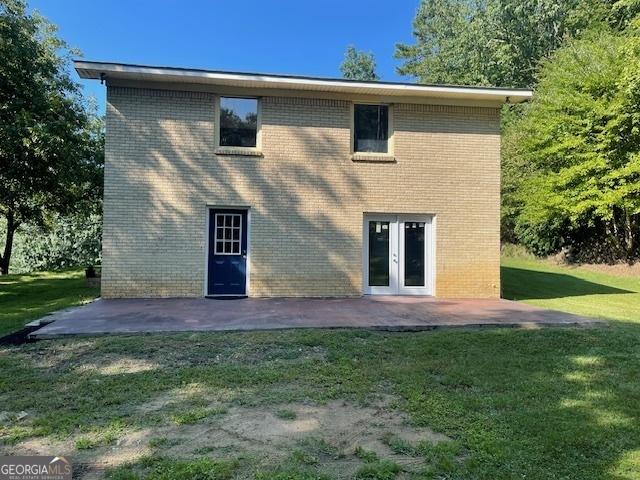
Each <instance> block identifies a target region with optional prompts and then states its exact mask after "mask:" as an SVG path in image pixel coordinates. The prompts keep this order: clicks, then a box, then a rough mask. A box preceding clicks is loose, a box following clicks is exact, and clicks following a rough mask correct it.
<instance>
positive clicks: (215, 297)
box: [204, 295, 249, 300]
mask: <svg viewBox="0 0 640 480" xmlns="http://www.w3.org/2000/svg"><path fill="white" fill-rule="evenodd" d="M204 298H208V299H210V300H240V299H242V298H249V296H248V295H205V296H204Z"/></svg>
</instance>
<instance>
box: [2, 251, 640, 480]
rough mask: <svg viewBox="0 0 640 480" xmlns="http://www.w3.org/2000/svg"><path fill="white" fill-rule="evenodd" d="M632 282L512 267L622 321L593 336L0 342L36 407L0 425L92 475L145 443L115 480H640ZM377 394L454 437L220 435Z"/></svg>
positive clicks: (310, 334)
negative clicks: (374, 447) (379, 444)
mask: <svg viewBox="0 0 640 480" xmlns="http://www.w3.org/2000/svg"><path fill="white" fill-rule="evenodd" d="M14 288H17V287H14ZM620 290H623V291H624V292H621V291H620ZM626 291H629V292H631V293H625V292H626ZM638 291H640V290H639V289H638V282H637V281H636V280H633V279H628V278H627V279H624V278H615V277H605V276H602V275H598V274H592V273H589V272H583V271H581V270H575V269H565V268H560V267H550V266H548V265H547V264H545V263H542V262H535V261H524V260H512V259H509V260H505V271H504V292H505V295H506V296H508V297H512V298H518V299H523V300H524V301H527V302H531V303H535V304H538V305H543V306H549V307H553V308H558V309H564V310H567V311H572V312H576V313H581V314H593V315H598V316H603V317H608V318H611V319H615V320H614V321H612V322H610V324H609V325H605V326H599V327H589V328H547V329H537V330H522V329H469V330H440V331H432V332H420V333H384V332H370V331H364V330H344V331H336V330H309V331H300V330H298V331H274V332H247V333H203V334H177V335H149V336H132V337H98V338H77V339H68V340H52V341H42V342H37V343H34V344H28V345H23V346H20V347H4V348H0V405H1V407H0V410H1V411H6V412H9V413H10V414H17V413H19V412H22V411H24V412H26V413H27V414H28V416H27V417H26V418H24V419H22V420H18V416H17V415H16V416H15V418H14V417H9V418H8V419H6V420H5V421H4V422H1V423H0V441H1V442H2V444H0V453H2V452H5V453H6V452H15V451H17V450H16V449H20V448H21V446H24V445H29V446H30V447H31V448H32V447H33V445H44V446H45V447H46V448H48V451H47V454H51V453H53V451H54V450H55V452H56V453H59V452H60V451H62V452H63V453H67V454H70V455H71V457H72V459H73V461H74V463H75V464H76V466H78V465H80V464H83V463H84V466H83V467H82V468H80V469H79V470H78V474H79V475H82V474H83V473H86V470H85V468H90V467H87V465H89V464H91V462H96V461H104V460H105V459H106V458H111V457H112V456H113V455H114V452H116V453H117V452H124V451H125V450H126V449H127V448H128V447H127V446H128V445H130V444H131V445H135V446H136V448H137V449H138V450H135V449H133V450H131V451H129V450H126V451H127V452H128V453H127V455H124V454H123V455H122V459H121V460H122V461H121V462H120V464H119V466H118V463H117V462H115V463H114V464H113V465H112V468H110V469H107V470H106V472H105V473H104V475H106V476H108V477H111V478H115V479H119V480H124V479H128V480H131V479H138V478H150V479H172V478H198V479H224V478H229V479H235V478H258V479H264V480H273V479H275V480H278V479H280V480H313V479H334V478H335V479H338V478H361V479H382V480H384V479H395V478H397V479H401V478H415V479H418V478H438V479H445V478H446V479H454V478H455V479H473V478H482V479H491V480H494V479H516V478H519V479H523V478H526V479H545V480H547V479H556V478H557V479H610V480H614V479H615V480H621V479H635V478H640V347H639V346H640V323H639V322H635V321H634V320H635V319H636V318H637V316H636V312H638V309H639V308H640V307H639V305H638V302H639V299H638V294H637V293H633V292H638ZM380 399H391V400H387V403H386V404H385V405H386V406H385V407H384V408H385V411H387V412H406V414H407V415H408V416H409V417H408V418H409V419H410V421H411V423H412V425H413V426H414V427H428V428H430V429H432V430H434V431H435V432H439V433H442V434H445V435H447V436H448V437H449V438H450V440H448V441H444V442H442V443H438V444H436V445H433V444H431V443H429V442H420V441H417V440H416V439H415V438H414V439H409V441H404V440H401V439H399V438H394V437H393V436H391V435H390V436H385V438H384V439H383V440H384V442H386V445H388V447H389V449H390V450H389V451H390V452H391V454H389V455H386V456H385V455H381V454H379V453H378V454H376V453H374V452H373V451H370V447H369V446H368V445H360V444H358V443H357V442H355V443H354V442H352V444H351V445H350V448H344V446H343V445H342V444H338V443H335V442H334V439H333V438H330V437H323V436H321V435H319V434H318V433H317V432H316V434H315V435H314V436H312V437H310V438H309V439H307V440H305V441H300V442H297V443H291V442H290V443H287V444H285V445H279V446H278V448H275V449H274V448H272V447H273V446H270V445H269V443H268V442H266V443H259V444H257V447H256V445H250V442H248V440H247V438H245V435H246V433H247V432H245V431H233V432H231V433H230V434H229V435H231V434H234V435H235V436H234V437H233V438H235V439H236V441H237V444H230V445H222V444H221V443H220V442H219V439H218V437H217V435H218V433H219V432H220V426H221V425H226V424H227V423H225V422H231V421H238V418H242V416H246V417H247V418H249V419H252V418H255V419H256V420H255V421H256V422H257V421H259V419H260V418H262V417H261V416H260V415H258V416H255V415H256V412H259V413H260V414H262V413H264V415H263V416H268V415H272V416H273V418H274V419H275V418H277V420H278V421H279V422H296V421H297V420H299V419H297V418H296V415H297V414H296V411H298V410H296V409H298V408H299V407H300V406H301V405H302V406H306V405H314V406H322V405H325V404H326V405H331V406H332V407H331V408H338V407H336V405H342V402H344V404H345V405H350V406H351V407H350V408H353V409H355V410H354V411H356V412H357V411H358V410H357V409H359V408H365V407H367V406H371V405H374V404H376V402H379V401H380ZM336 401H339V402H340V403H335V402H336ZM383 417H384V416H383V415H382V416H381V417H380V418H381V419H382V418H383ZM234 419H235V420H234ZM381 421H382V420H381ZM374 423H376V424H377V421H375V422H374ZM292 424H293V423H292ZM285 425H286V423H285ZM302 426H303V427H304V428H308V429H309V430H310V431H311V432H314V431H315V430H313V429H314V428H316V426H314V425H313V424H306V423H304V422H302ZM373 426H374V425H373V423H372V424H371V427H373ZM318 431H321V430H318ZM196 432H197V433H198V434H197V435H196ZM203 432H204V433H203ZM230 438H231V437H230ZM25 442H31V443H28V444H26V443H25ZM207 442H210V443H207ZM53 447H55V448H53ZM250 447H252V448H250ZM43 448H44V447H43ZM132 452H134V453H132ZM407 458H409V459H410V460H411V461H412V462H413V463H411V462H409V463H407V462H404V463H403V459H405V460H406V459H407ZM406 465H410V466H406ZM345 472H350V473H348V475H347V473H345ZM94 473H95V472H94Z"/></svg>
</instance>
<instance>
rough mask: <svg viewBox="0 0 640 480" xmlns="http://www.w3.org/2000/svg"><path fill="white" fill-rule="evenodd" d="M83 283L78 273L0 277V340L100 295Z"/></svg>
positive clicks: (80, 273) (82, 277)
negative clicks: (39, 320) (44, 318)
mask: <svg viewBox="0 0 640 480" xmlns="http://www.w3.org/2000/svg"><path fill="white" fill-rule="evenodd" d="M84 282H85V281H84V272H83V271H81V270H66V271H60V272H40V273H30V274H24V275H6V276H0V337H2V336H4V335H6V334H8V333H11V332H13V331H15V330H20V329H21V328H22V327H23V326H24V324H25V323H27V322H29V321H30V320H34V319H36V318H39V317H42V316H43V315H46V314H47V313H50V312H53V311H55V310H59V309H61V308H66V307H71V306H73V305H79V304H81V303H85V302H87V301H89V300H91V299H93V298H95V297H97V296H98V295H99V294H100V293H99V289H97V288H88V287H86V286H85V283H84Z"/></svg>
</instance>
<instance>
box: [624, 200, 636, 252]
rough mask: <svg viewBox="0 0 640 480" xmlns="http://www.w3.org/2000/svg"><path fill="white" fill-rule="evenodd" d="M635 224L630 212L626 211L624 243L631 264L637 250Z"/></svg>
mask: <svg viewBox="0 0 640 480" xmlns="http://www.w3.org/2000/svg"><path fill="white" fill-rule="evenodd" d="M635 233H636V232H635V222H634V220H633V218H632V217H631V215H630V214H629V211H628V210H626V209H625V211H624V243H625V245H624V246H625V250H626V254H627V261H629V262H631V261H632V259H633V256H634V254H635V249H636V236H635Z"/></svg>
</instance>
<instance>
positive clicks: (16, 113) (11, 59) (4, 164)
mask: <svg viewBox="0 0 640 480" xmlns="http://www.w3.org/2000/svg"><path fill="white" fill-rule="evenodd" d="M70 54H71V52H70V51H69V49H68V47H67V45H66V44H65V43H64V42H63V41H62V40H61V39H59V38H58V37H57V36H56V28H55V27H54V26H53V25H52V24H50V23H49V22H47V21H46V20H45V19H44V18H42V17H41V16H40V15H38V14H37V13H33V14H28V13H27V11H26V4H25V3H24V2H23V1H22V0H1V1H0V216H2V217H4V221H5V222H4V224H5V234H4V239H5V241H4V248H3V250H2V252H0V274H6V273H8V271H9V265H10V261H11V253H12V247H13V239H14V236H15V232H16V230H17V229H18V228H19V227H20V226H21V225H22V224H24V223H25V222H32V223H42V222H43V220H44V217H45V215H46V213H47V212H59V213H68V212H75V211H77V210H78V208H79V207H80V206H82V205H85V204H92V203H95V198H96V196H98V195H100V192H99V189H100V185H101V183H102V182H101V174H102V154H101V139H100V135H99V133H96V128H98V127H97V126H96V125H93V124H92V123H95V122H92V119H91V116H90V115H89V114H88V113H87V110H86V105H85V104H84V103H83V101H82V99H81V96H80V93H79V87H78V86H77V85H76V84H75V83H74V82H73V81H72V80H71V78H70V77H69V74H68V71H69V69H68V65H69V56H70Z"/></svg>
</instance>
